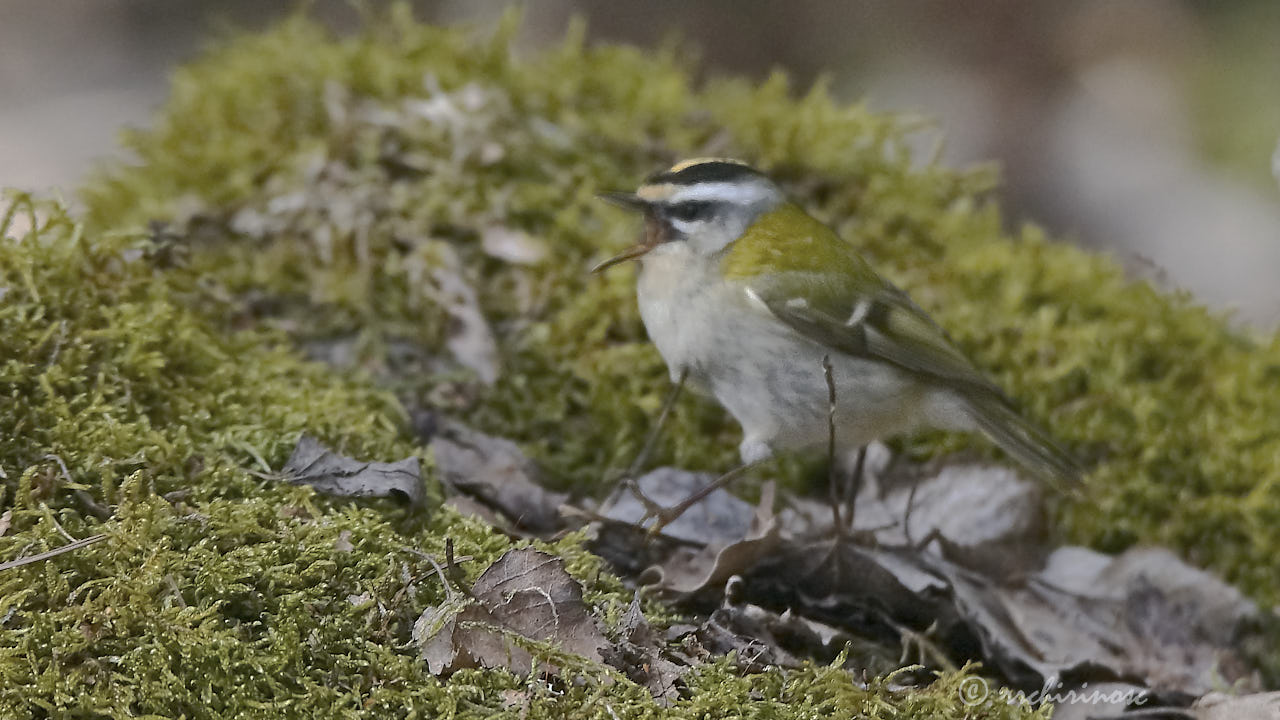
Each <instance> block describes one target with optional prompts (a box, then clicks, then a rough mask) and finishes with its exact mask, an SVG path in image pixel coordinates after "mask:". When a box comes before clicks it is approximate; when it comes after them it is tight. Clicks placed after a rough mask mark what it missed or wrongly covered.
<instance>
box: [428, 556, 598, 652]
mask: <svg viewBox="0 0 1280 720" xmlns="http://www.w3.org/2000/svg"><path fill="white" fill-rule="evenodd" d="M413 637H414V641H415V643H417V645H418V648H419V650H420V652H421V654H422V657H423V659H424V660H426V661H427V665H428V667H429V668H430V670H431V672H432V673H433V674H435V675H446V674H449V673H452V672H453V671H455V670H458V669H460V668H464V667H489V668H505V669H507V670H510V671H511V672H514V673H528V672H529V670H530V668H531V667H532V662H533V656H532V655H531V654H530V653H529V651H528V650H526V649H525V648H523V647H521V646H520V644H519V643H518V642H516V641H515V638H525V639H528V640H533V641H538V642H547V643H553V644H555V645H556V646H558V647H559V649H560V650H562V651H565V652H569V653H573V654H575V655H579V656H581V657H583V658H585V659H587V660H590V661H593V662H597V663H598V662H603V656H602V655H601V649H602V648H605V647H607V646H608V641H607V640H606V639H605V637H604V635H603V634H602V633H601V632H600V629H599V627H597V625H596V621H595V619H594V618H593V617H592V615H591V612H590V610H589V609H588V608H587V606H586V604H585V603H583V602H582V587H581V586H580V585H578V583H577V581H575V580H574V579H573V578H571V577H570V576H569V574H568V573H567V572H565V570H564V561H563V560H561V559H560V558H557V557H555V556H553V555H548V554H547V553H543V552H539V551H537V550H532V549H528V548H525V549H520V550H511V551H509V552H507V553H506V554H504V555H503V556H502V557H501V558H498V560H497V561H496V562H494V563H493V564H492V565H490V566H489V568H488V569H486V570H485V571H484V573H482V574H481V575H480V577H479V578H477V579H476V583H475V585H474V586H473V587H472V589H471V597H470V598H463V597H462V596H460V595H459V596H456V597H453V598H450V599H449V600H447V601H446V602H445V603H442V604H441V605H440V606H438V607H435V608H430V609H428V610H427V611H426V612H424V613H423V614H422V616H421V617H419V618H418V621H417V622H416V623H414V630H413ZM548 671H549V672H558V669H557V668H555V667H554V666H548Z"/></svg>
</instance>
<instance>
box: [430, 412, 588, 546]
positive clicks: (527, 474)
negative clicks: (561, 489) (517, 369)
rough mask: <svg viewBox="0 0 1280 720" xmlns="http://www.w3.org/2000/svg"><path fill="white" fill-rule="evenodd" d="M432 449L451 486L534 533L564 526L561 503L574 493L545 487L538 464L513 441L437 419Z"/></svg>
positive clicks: (441, 471) (446, 482)
mask: <svg viewBox="0 0 1280 720" xmlns="http://www.w3.org/2000/svg"><path fill="white" fill-rule="evenodd" d="M431 450H432V452H433V453H434V455H435V460H436V467H437V468H438V469H439V470H440V475H441V478H442V479H443V480H444V482H445V484H446V485H448V486H449V487H451V488H453V489H455V490H457V491H459V492H462V493H465V494H467V495H470V496H472V497H475V498H476V499H477V500H479V501H481V502H483V503H484V504H485V505H488V506H489V507H492V508H494V509H496V510H497V511H498V512H500V513H502V514H503V515H505V516H507V517H508V518H510V519H511V522H513V523H514V524H515V525H516V526H517V527H519V528H523V529H525V530H528V531H530V532H535V533H550V532H554V531H555V530H558V529H559V528H560V527H561V525H562V521H561V517H560V506H561V505H562V504H564V502H565V501H566V500H568V497H569V496H568V495H566V494H565V493H557V492H552V491H550V490H547V489H546V488H544V487H543V486H542V485H541V484H540V477H539V475H540V473H539V471H538V468H537V466H536V465H534V463H533V461H532V460H530V459H529V458H528V457H526V456H525V454H524V453H523V452H522V451H521V450H520V448H519V447H517V446H516V444H515V443H513V442H511V441H510V440H504V439H502V438H497V437H492V436H490V435H485V434H484V433H481V432H477V431H475V430H472V429H470V428H468V427H466V426H465V425H462V424H461V423H458V422H455V421H452V420H448V419H446V418H437V419H436V423H435V433H434V435H433V436H432V438H431Z"/></svg>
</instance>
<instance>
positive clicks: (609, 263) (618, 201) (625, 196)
mask: <svg viewBox="0 0 1280 720" xmlns="http://www.w3.org/2000/svg"><path fill="white" fill-rule="evenodd" d="M597 197H599V198H600V199H601V200H604V201H605V202H607V203H609V204H611V205H617V206H618V207H620V208H623V209H625V210H636V211H640V212H647V211H648V210H649V208H650V207H651V206H650V203H649V201H648V200H645V199H644V198H641V197H639V196H637V195H635V194H633V193H624V192H607V193H600V194H599V195H598V196H597ZM652 236H653V233H649V232H646V233H645V239H644V242H641V243H637V244H635V245H632V246H631V247H629V248H627V249H626V250H623V251H622V252H620V253H618V254H617V255H614V256H613V257H611V258H609V259H608V260H605V261H604V262H601V263H600V264H598V265H596V266H595V267H593V268H591V272H593V273H598V272H603V271H605V270H608V269H609V268H611V267H613V266H614V265H618V264H620V263H624V262H626V261H628V260H634V259H636V258H638V257H640V256H641V255H644V254H645V253H647V252H649V251H650V250H652V249H654V248H655V247H657V245H658V243H657V242H654V241H653V238H652Z"/></svg>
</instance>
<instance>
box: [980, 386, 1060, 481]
mask: <svg viewBox="0 0 1280 720" xmlns="http://www.w3.org/2000/svg"><path fill="white" fill-rule="evenodd" d="M965 404H966V405H967V406H968V408H969V415H970V417H972V418H973V421H974V423H975V424H977V426H978V427H979V428H980V429H981V430H982V432H984V433H986V435H987V437H989V438H991V440H992V442H994V443H995V444H996V445H999V446H1000V449H1001V450H1004V451H1005V452H1006V453H1008V454H1009V455H1010V456H1012V457H1013V459H1014V460H1017V461H1018V462H1019V463H1020V464H1021V465H1022V466H1023V467H1025V468H1026V469H1028V470H1030V471H1031V472H1033V473H1035V474H1036V475H1037V476H1038V477H1040V478H1041V479H1043V480H1046V481H1048V482H1049V483H1050V484H1052V485H1054V486H1055V487H1056V488H1058V489H1060V490H1065V491H1070V490H1071V489H1072V488H1073V487H1074V486H1075V485H1077V484H1078V483H1079V481H1080V476H1081V475H1082V474H1083V473H1084V468H1083V466H1081V465H1080V463H1079V461H1077V460H1076V459H1075V458H1074V457H1072V456H1071V454H1070V453H1068V452H1067V451H1066V450H1063V449H1062V447H1061V446H1060V445H1058V443H1057V442H1056V441H1055V440H1054V439H1053V438H1052V437H1050V435H1049V433H1048V432H1047V431H1045V430H1044V428H1041V427H1040V426H1038V425H1036V424H1035V423H1033V422H1031V421H1030V420H1027V419H1026V418H1024V417H1023V416H1022V415H1021V414H1019V413H1018V411H1017V410H1016V409H1014V408H1013V407H1012V406H1011V405H1010V404H1009V403H1008V401H1007V400H1005V399H1004V398H1002V397H999V396H995V395H991V396H982V397H966V398H965Z"/></svg>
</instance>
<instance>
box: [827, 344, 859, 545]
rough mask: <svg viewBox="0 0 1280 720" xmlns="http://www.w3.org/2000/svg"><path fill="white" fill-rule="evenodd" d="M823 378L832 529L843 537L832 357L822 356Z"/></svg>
mask: <svg viewBox="0 0 1280 720" xmlns="http://www.w3.org/2000/svg"><path fill="white" fill-rule="evenodd" d="M822 376H823V377H824V378H826V381H827V463H828V466H827V493H828V495H829V496H830V502H831V527H832V529H834V530H835V531H836V534H837V535H843V534H844V520H843V519H842V518H841V517H840V489H839V485H838V484H837V481H838V480H839V469H838V468H837V467H836V381H835V378H834V377H832V371H831V356H830V355H823V356H822ZM850 520H852V518H851V519H850Z"/></svg>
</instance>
